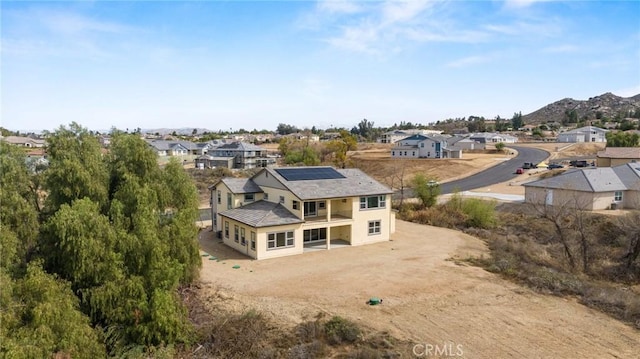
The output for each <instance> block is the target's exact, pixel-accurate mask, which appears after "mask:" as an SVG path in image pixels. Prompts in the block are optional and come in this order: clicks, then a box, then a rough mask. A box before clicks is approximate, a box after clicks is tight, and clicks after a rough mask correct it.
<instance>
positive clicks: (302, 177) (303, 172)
mask: <svg viewBox="0 0 640 359" xmlns="http://www.w3.org/2000/svg"><path fill="white" fill-rule="evenodd" d="M275 171H276V172H278V174H279V175H280V176H282V177H284V179H286V180H287V181H306V180H320V179H339V178H346V177H345V176H343V175H342V174H341V173H340V172H338V171H336V170H335V169H333V168H331V167H320V168H314V167H309V168H279V169H276V170H275Z"/></svg>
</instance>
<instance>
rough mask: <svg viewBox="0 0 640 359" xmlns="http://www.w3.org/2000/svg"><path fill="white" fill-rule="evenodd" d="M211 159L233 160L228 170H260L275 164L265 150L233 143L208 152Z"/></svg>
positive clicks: (245, 144)
mask: <svg viewBox="0 0 640 359" xmlns="http://www.w3.org/2000/svg"><path fill="white" fill-rule="evenodd" d="M209 154H210V155H212V156H213V157H227V158H229V157H231V158H233V162H232V163H233V167H230V168H244V169H248V168H261V167H267V166H269V165H273V164H275V163H276V159H275V157H270V156H267V150H265V149H264V148H262V147H260V146H256V145H253V144H250V143H243V142H233V143H227V144H224V145H221V146H218V147H217V148H215V149H214V150H213V151H210V152H209Z"/></svg>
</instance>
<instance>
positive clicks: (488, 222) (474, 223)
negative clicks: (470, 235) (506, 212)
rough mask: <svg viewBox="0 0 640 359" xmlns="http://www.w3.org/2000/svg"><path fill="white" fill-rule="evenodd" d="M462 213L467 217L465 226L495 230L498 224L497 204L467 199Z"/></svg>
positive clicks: (463, 202)
mask: <svg viewBox="0 0 640 359" xmlns="http://www.w3.org/2000/svg"><path fill="white" fill-rule="evenodd" d="M461 205H462V212H463V213H464V214H465V215H467V221H466V223H465V225H467V226H468V227H478V228H493V227H495V225H496V223H497V219H496V202H495V201H486V200H482V199H478V198H467V199H464V200H463V201H462V204H461Z"/></svg>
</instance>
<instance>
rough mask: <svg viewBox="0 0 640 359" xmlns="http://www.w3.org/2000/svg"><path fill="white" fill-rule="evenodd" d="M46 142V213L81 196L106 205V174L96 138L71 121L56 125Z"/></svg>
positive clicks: (107, 176)
mask: <svg viewBox="0 0 640 359" xmlns="http://www.w3.org/2000/svg"><path fill="white" fill-rule="evenodd" d="M47 143H48V145H47V153H48V155H49V163H50V165H49V169H48V170H47V172H46V177H45V187H46V189H47V192H48V196H47V200H46V207H45V209H46V211H47V213H49V214H50V213H54V212H55V211H57V210H58V208H60V206H61V205H63V204H65V203H71V202H73V201H74V200H76V199H80V198H84V197H88V198H90V199H91V200H93V201H96V202H98V203H101V204H106V201H107V182H108V178H109V174H108V171H107V168H106V166H105V163H104V161H103V160H102V153H101V152H100V142H99V141H98V138H97V137H95V136H91V135H90V134H89V131H87V129H86V128H83V127H81V126H80V125H79V124H77V123H75V122H74V123H72V124H71V125H70V126H69V128H66V127H64V126H60V128H59V129H58V130H57V131H56V132H55V133H54V134H51V135H50V136H49V137H48V139H47Z"/></svg>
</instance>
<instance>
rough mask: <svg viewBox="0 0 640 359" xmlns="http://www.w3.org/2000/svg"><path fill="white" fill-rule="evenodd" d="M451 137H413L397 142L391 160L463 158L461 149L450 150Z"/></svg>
mask: <svg viewBox="0 0 640 359" xmlns="http://www.w3.org/2000/svg"><path fill="white" fill-rule="evenodd" d="M447 139H449V137H445V136H439V135H436V136H425V135H413V136H410V137H406V138H403V139H402V140H400V141H398V142H396V145H395V146H393V147H392V148H391V158H462V150H461V149H457V148H454V149H450V148H449V145H448V143H447Z"/></svg>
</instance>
